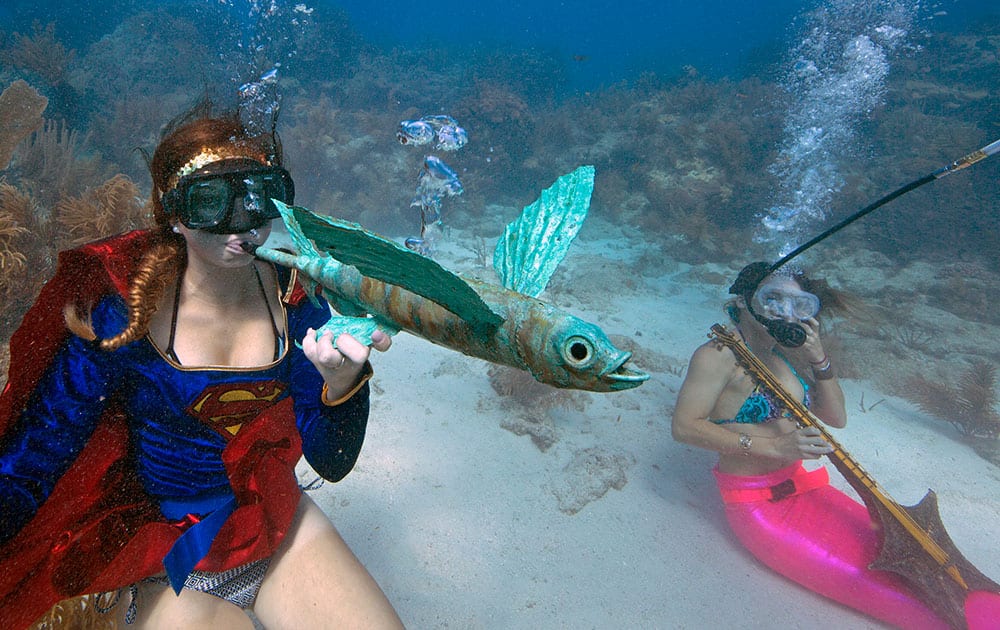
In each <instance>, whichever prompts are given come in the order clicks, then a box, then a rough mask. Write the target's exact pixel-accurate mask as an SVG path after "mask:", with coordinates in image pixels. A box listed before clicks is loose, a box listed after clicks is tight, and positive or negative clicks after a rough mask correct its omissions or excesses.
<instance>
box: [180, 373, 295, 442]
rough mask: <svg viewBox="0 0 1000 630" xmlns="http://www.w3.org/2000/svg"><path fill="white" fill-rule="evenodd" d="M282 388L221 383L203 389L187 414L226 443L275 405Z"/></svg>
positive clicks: (266, 383)
mask: <svg viewBox="0 0 1000 630" xmlns="http://www.w3.org/2000/svg"><path fill="white" fill-rule="evenodd" d="M284 391H285V389H284V386H283V385H282V384H281V383H280V382H278V381H275V380H271V381H254V382H247V383H220V384H218V385H212V386H211V387H208V388H206V389H205V390H204V391H203V392H202V393H201V395H200V396H198V398H196V399H195V402H194V403H193V404H192V405H191V406H189V407H188V408H187V412H188V413H189V414H191V415H192V416H194V417H196V418H198V419H199V420H201V421H202V422H203V423H205V424H206V425H208V426H209V427H211V428H212V429H214V430H215V431H216V432H217V433H219V434H220V435H222V437H224V438H226V439H227V440H229V439H232V438H233V437H235V436H236V434H237V433H239V431H240V429H241V428H242V427H243V425H245V424H246V423H248V422H250V421H251V420H253V419H254V418H256V417H257V416H258V415H259V414H260V412H262V411H263V410H264V409H266V408H268V407H270V406H271V405H273V404H274V403H275V402H277V400H278V397H279V396H280V395H281V394H282V392H284Z"/></svg>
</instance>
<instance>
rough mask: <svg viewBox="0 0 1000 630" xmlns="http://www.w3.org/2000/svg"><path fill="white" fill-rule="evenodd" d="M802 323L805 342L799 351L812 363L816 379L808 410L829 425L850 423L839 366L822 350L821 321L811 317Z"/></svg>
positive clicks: (839, 427) (838, 426) (842, 426)
mask: <svg viewBox="0 0 1000 630" xmlns="http://www.w3.org/2000/svg"><path fill="white" fill-rule="evenodd" d="M802 326H803V328H805V330H806V341H805V343H804V344H803V345H802V347H801V348H799V350H798V352H799V353H800V355H801V356H802V357H803V358H804V359H805V360H806V361H808V362H809V365H810V366H812V380H813V382H814V385H813V388H812V404H811V406H810V408H809V410H810V411H812V412H813V414H814V415H815V416H816V417H817V418H819V419H820V420H822V421H823V422H825V423H826V424H828V425H829V426H831V427H835V428H837V429H842V428H844V427H845V426H847V409H846V408H845V405H844V391H843V390H842V389H841V388H840V383H839V382H838V381H837V366H835V365H833V364H832V363H831V362H830V357H829V356H828V355H827V354H826V351H825V350H824V349H823V342H822V340H821V339H820V335H819V329H820V326H819V322H818V321H817V320H816V319H808V320H806V321H804V322H802Z"/></svg>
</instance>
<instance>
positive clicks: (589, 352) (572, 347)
mask: <svg viewBox="0 0 1000 630" xmlns="http://www.w3.org/2000/svg"><path fill="white" fill-rule="evenodd" d="M562 356H563V359H565V360H566V363H568V364H569V365H570V367H573V368H575V369H583V368H586V367H588V366H589V365H590V364H591V363H593V362H594V360H595V359H596V358H597V353H596V352H594V344H593V343H591V342H590V340H589V339H587V338H585V337H580V336H579V335H574V336H572V337H570V338H569V339H567V340H566V341H565V342H564V343H563V345H562Z"/></svg>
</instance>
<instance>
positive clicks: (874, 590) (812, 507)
mask: <svg viewBox="0 0 1000 630" xmlns="http://www.w3.org/2000/svg"><path fill="white" fill-rule="evenodd" d="M713 472H714V474H715V479H716V481H717V482H718V484H719V490H720V492H721V493H722V495H723V501H724V502H725V504H726V518H727V519H728V520H729V525H730V527H731V528H732V530H733V532H734V533H735V534H736V537H737V538H739V540H740V542H741V543H743V546H744V547H746V548H747V549H748V550H749V551H750V553H752V554H753V555H754V556H756V558H757V559H758V560H760V561H761V562H763V563H764V564H766V565H767V566H769V567H771V568H772V569H774V570H775V571H777V572H778V573H780V574H781V575H784V576H785V577H787V578H789V579H792V580H794V581H796V582H798V583H799V584H801V585H803V586H805V587H806V588H808V589H810V590H812V591H815V592H817V593H819V594H821V595H823V596H825V597H829V598H830V599H833V600H836V601H838V602H840V603H842V604H845V605H847V606H850V607H852V608H855V609H857V610H860V611H861V612H864V613H865V614H868V615H870V616H872V617H875V618H876V619H880V620H882V621H885V622H888V623H891V624H893V625H896V626H898V627H901V628H906V629H907V630H909V629H911V628H912V629H918V628H919V629H923V628H947V627H948V625H947V624H946V623H945V622H944V620H942V619H941V618H939V617H938V616H937V615H935V614H934V612H933V611H931V609H930V608H928V607H927V606H926V605H925V604H923V603H922V602H921V601H920V600H919V599H917V598H916V597H915V596H914V595H913V594H912V593H911V592H910V590H909V589H908V588H907V587H906V585H905V584H904V583H903V581H902V579H901V578H899V577H898V576H897V575H895V574H893V573H890V572H887V571H876V570H872V569H869V568H868V565H869V564H870V563H871V562H872V561H873V560H874V559H875V557H876V556H877V555H878V551H879V544H880V541H879V535H878V532H877V530H876V529H875V527H874V526H873V525H872V522H871V518H870V517H869V515H868V510H867V508H865V506H864V505H862V504H861V503H858V502H857V501H855V500H853V499H851V497H849V496H847V495H846V494H844V493H843V492H840V491H839V490H837V489H836V488H834V487H832V486H830V485H829V484H828V483H826V479H827V478H826V471H825V470H824V469H819V470H817V471H813V472H811V473H810V472H807V471H806V470H805V469H804V468H803V467H802V463H801V462H797V463H795V464H793V465H791V466H788V467H786V468H782V469H781V470H777V471H774V472H772V473H768V474H764V475H754V476H741V475H730V474H727V473H723V472H720V471H719V470H718V468H716V469H715V470H714V471H713ZM793 484H795V485H794V486H793ZM775 486H778V487H779V490H778V491H777V492H778V496H783V497H784V498H781V499H780V500H777V501H775V500H771V498H772V491H771V488H773V487H775Z"/></svg>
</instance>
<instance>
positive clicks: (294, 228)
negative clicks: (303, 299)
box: [272, 199, 329, 302]
mask: <svg viewBox="0 0 1000 630" xmlns="http://www.w3.org/2000/svg"><path fill="white" fill-rule="evenodd" d="M272 201H273V202H274V205H275V207H277V208H278V212H280V213H281V220H282V221H284V223H285V227H286V228H288V235H289V236H290V237H291V239H292V244H293V245H294V246H295V249H296V251H298V253H299V255H300V256H306V257H309V258H313V259H317V258H322V257H323V256H325V255H326V254H323V253H321V252H320V251H319V250H318V249H316V246H315V245H313V242H312V241H310V240H309V239H308V238H307V237H306V235H305V234H303V233H302V227H301V226H300V225H299V222H298V221H297V220H296V219H295V213H294V212H292V208H291V207H290V206H288V205H287V204H285V203H284V202H282V201H280V200H278V199H272ZM302 276H304V277H300V282H302V285H303V286H304V287H305V289H306V294H307V295H308V296H309V299H310V300H312V301H314V302H315V301H316V298H315V295H316V287H318V286H320V285H319V283H318V282H316V281H315V280H313V279H312V278H310V277H309V276H308V275H306V274H302ZM328 301H329V300H328Z"/></svg>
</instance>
